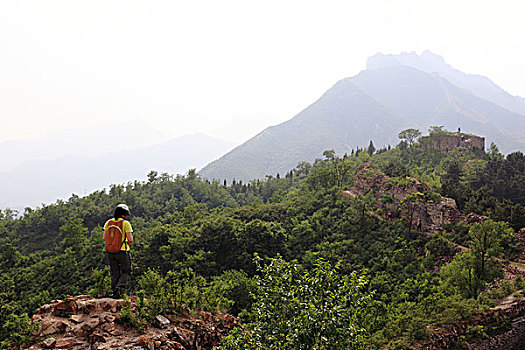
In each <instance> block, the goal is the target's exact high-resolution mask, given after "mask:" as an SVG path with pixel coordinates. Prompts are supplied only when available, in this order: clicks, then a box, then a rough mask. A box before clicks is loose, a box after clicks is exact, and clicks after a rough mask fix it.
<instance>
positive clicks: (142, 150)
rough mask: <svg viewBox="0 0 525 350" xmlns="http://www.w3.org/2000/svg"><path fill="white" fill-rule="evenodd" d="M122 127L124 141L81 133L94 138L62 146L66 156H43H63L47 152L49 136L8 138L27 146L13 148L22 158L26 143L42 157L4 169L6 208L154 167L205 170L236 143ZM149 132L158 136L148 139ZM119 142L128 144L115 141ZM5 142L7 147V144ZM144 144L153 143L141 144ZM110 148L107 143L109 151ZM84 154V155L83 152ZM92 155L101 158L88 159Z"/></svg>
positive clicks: (141, 174)
mask: <svg viewBox="0 0 525 350" xmlns="http://www.w3.org/2000/svg"><path fill="white" fill-rule="evenodd" d="M141 128H142V130H141ZM102 129H103V130H106V131H109V130H112V127H111V126H106V127H104V128H102ZM93 130H98V129H93ZM121 130H122V139H121V140H118V139H116V138H114V137H106V138H104V137H101V140H100V144H99V143H98V141H94V139H98V136H97V135H92V134H90V133H86V132H85V131H86V130H83V131H82V133H81V134H82V135H84V137H86V138H87V139H88V140H87V141H88V142H87V143H84V142H78V141H77V142H74V141H72V142H69V143H68V142H66V143H62V145H68V146H71V148H69V147H68V146H66V147H65V148H66V149H64V150H62V151H63V152H64V153H65V154H66V155H64V156H59V157H57V158H54V159H45V158H44V159H42V158H43V157H44V156H45V155H46V154H47V156H48V157H51V156H52V155H57V154H59V155H60V152H56V153H51V152H49V153H46V151H49V150H51V149H53V148H52V146H54V144H53V143H52V142H48V141H47V140H49V139H48V138H46V139H45V140H44V141H43V142H42V143H39V142H37V141H16V142H15V141H11V142H8V143H7V145H11V146H12V145H21V146H20V148H19V149H15V148H13V151H16V152H18V154H20V155H21V157H22V156H23V155H24V151H25V149H24V147H27V149H28V150H34V151H35V152H36V155H37V156H38V157H41V158H40V159H38V158H36V159H35V160H29V161H26V162H24V163H23V164H21V165H18V166H16V167H15V168H14V169H11V170H9V171H4V172H0V208H5V207H10V208H17V209H21V208H24V207H35V206H39V205H41V204H49V203H52V202H55V201H56V200H57V199H68V198H69V197H70V196H71V194H73V193H75V194H77V195H84V194H88V193H90V192H92V191H94V190H100V189H102V188H108V187H109V185H110V184H121V183H126V182H128V181H134V180H145V179H146V175H147V173H148V172H150V171H151V170H155V171H158V172H159V173H161V172H168V173H170V174H183V173H185V172H186V171H187V170H188V169H191V168H195V169H199V168H201V167H202V166H204V165H205V164H207V163H209V162H210V161H212V160H213V159H216V158H217V157H219V156H221V155H222V154H224V153H226V152H227V151H229V150H231V149H232V148H233V147H234V146H235V144H234V143H232V142H228V141H224V140H220V139H217V138H214V137H210V136H206V135H203V134H194V135H187V136H182V137H178V138H175V139H171V140H169V141H164V142H157V143H156V144H152V142H154V137H156V136H155V135H156V134H157V133H156V132H154V131H152V130H148V129H144V126H142V125H137V127H136V128H135V127H132V126H128V127H127V128H122V129H121ZM141 132H144V134H143V135H145V139H144V140H141V141H138V140H135V139H140V135H141ZM70 133H71V134H74V135H77V136H79V134H78V130H72V131H70ZM107 135H111V133H110V132H107V133H106V134H105V135H104V134H103V135H101V136H107ZM159 135H161V134H159ZM148 136H151V137H153V138H151V139H148ZM163 138H165V136H163V135H162V136H161V137H160V138H159V139H158V140H159V141H162V140H163ZM52 139H53V138H52ZM84 141H86V140H84ZM115 141H117V142H121V143H123V144H125V146H124V145H114V143H115ZM148 141H149V142H148ZM91 142H92V143H91ZM5 144H6V143H3V144H1V145H2V146H3V147H6V145H5ZM90 144H92V145H93V149H87V148H86V150H85V153H82V152H81V149H83V148H84V147H87V146H89V145H90ZM141 144H142V145H144V144H148V145H147V146H146V147H139V145H141ZM43 145H50V146H49V148H47V149H45V150H44V151H43V150H42V149H40V148H39V147H42V148H43V147H44V146H43ZM58 145H60V143H59V142H58V141H57V147H58ZM86 145H87V146H86ZM134 146H135V147H134ZM62 147H64V146H62ZM104 147H106V148H105V149H106V152H105V153H104V152H103V148H104ZM0 150H1V151H4V152H5V148H2V147H0ZM57 151H60V149H57ZM80 154H81V155H83V156H78V155H80ZM88 154H95V155H96V156H94V157H88V156H87V155H88ZM2 157H5V155H2Z"/></svg>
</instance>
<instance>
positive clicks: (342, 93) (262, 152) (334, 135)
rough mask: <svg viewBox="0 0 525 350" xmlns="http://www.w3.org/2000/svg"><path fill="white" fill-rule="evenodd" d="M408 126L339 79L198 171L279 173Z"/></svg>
mask: <svg viewBox="0 0 525 350" xmlns="http://www.w3.org/2000/svg"><path fill="white" fill-rule="evenodd" d="M384 125H389V128H385V127H384ZM410 125H412V123H411V122H410V120H408V119H407V118H405V117H403V116H401V115H398V114H396V113H394V112H392V111H391V110H390V109H388V108H386V107H385V106H383V105H381V104H380V103H379V102H378V101H376V100H375V99H374V98H372V97H370V96H368V95H366V94H365V93H363V92H362V91H361V90H360V89H358V88H357V87H356V86H355V85H354V84H353V83H352V82H350V81H348V80H342V81H340V82H338V83H337V84H336V85H334V86H333V87H332V88H331V89H329V90H328V91H327V92H326V93H325V94H324V95H323V96H322V97H321V98H320V99H319V100H318V101H316V102H315V103H313V104H312V105H310V106H309V107H308V108H306V109H305V110H303V111H302V112H300V113H299V114H298V115H297V116H295V117H294V118H292V119H291V120H289V121H287V122H284V123H282V124H279V125H277V126H273V127H269V128H267V129H265V130H264V131H263V132H261V133H260V134H258V135H256V136H255V137H253V138H252V139H250V140H248V141H247V142H245V143H244V144H242V145H241V146H238V147H237V148H235V149H234V150H232V151H231V152H230V153H228V154H226V155H225V156H223V157H222V158H220V159H218V160H216V161H214V162H212V163H211V164H209V165H207V166H206V167H204V168H203V169H202V170H201V171H200V174H201V175H202V176H204V177H205V178H209V179H213V178H215V179H227V180H228V181H231V180H232V179H237V180H243V181H249V180H252V179H255V178H264V176H265V175H267V174H272V175H275V174H276V173H280V174H281V175H283V174H284V173H286V172H287V171H289V170H290V169H293V168H294V167H295V166H297V164H298V163H299V162H300V161H313V160H315V159H316V158H319V157H322V154H323V151H325V150H327V149H334V150H335V151H336V152H337V153H345V152H346V153H350V152H351V150H352V148H355V147H357V146H363V145H368V143H369V142H370V140H371V139H372V140H380V141H378V142H379V143H376V146H380V147H382V146H384V145H387V144H394V143H396V142H397V141H396V138H397V136H396V135H397V134H393V133H392V132H390V130H391V128H393V129H395V130H401V129H403V128H406V127H408V126H410Z"/></svg>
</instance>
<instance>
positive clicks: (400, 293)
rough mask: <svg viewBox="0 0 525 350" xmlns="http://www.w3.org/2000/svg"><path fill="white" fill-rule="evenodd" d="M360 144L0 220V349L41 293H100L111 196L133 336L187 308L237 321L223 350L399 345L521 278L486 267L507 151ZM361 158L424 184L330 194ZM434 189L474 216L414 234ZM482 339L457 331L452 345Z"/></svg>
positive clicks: (522, 212) (516, 165)
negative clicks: (122, 236) (126, 229)
mask: <svg viewBox="0 0 525 350" xmlns="http://www.w3.org/2000/svg"><path fill="white" fill-rule="evenodd" d="M440 132H443V130H442V129H440V128H433V129H432V130H431V135H430V137H431V138H432V137H439V134H440ZM401 135H405V136H406V135H407V133H404V134H401ZM371 146H372V147H369V148H368V149H366V148H365V149H358V150H357V151H355V150H352V151H351V153H350V154H349V155H345V156H343V157H338V156H336V153H335V152H334V151H332V150H328V151H325V152H324V155H323V158H320V159H317V160H316V161H315V162H313V163H308V162H302V163H300V164H298V165H297V167H296V168H295V169H293V170H292V171H288V172H286V173H285V174H282V176H279V177H271V176H269V177H267V178H266V180H264V181H261V180H257V181H252V182H249V183H243V182H241V181H238V182H234V183H232V184H228V185H227V184H225V183H220V182H218V181H214V182H209V181H205V180H203V179H202V178H201V177H200V176H199V175H198V174H197V173H196V172H195V170H192V171H189V172H188V173H187V174H186V175H184V176H182V175H178V176H172V175H169V174H157V173H155V172H151V173H150V174H149V175H148V180H147V181H144V182H139V181H136V182H133V183H128V184H124V185H112V186H110V188H109V189H107V190H102V191H98V192H94V193H92V194H90V195H88V196H86V197H83V198H79V197H77V196H73V197H71V198H70V199H69V200H68V201H58V202H57V203H55V204H53V205H49V206H44V207H42V208H38V209H34V210H33V209H26V211H25V212H24V213H23V215H22V216H21V217H20V218H16V217H15V216H14V215H13V213H12V212H10V211H2V212H1V214H0V237H1V238H0V339H1V341H2V342H3V343H2V344H3V347H4V348H16V347H17V346H19V345H22V344H24V343H27V342H30V341H32V340H31V336H30V335H29V334H30V331H31V330H32V328H31V327H35V325H32V324H31V322H30V316H31V314H32V312H34V310H36V309H37V308H38V307H39V306H41V305H43V304H45V303H48V302H49V301H51V300H52V299H58V298H60V299H63V298H65V297H66V296H67V295H78V294H83V293H90V294H91V295H93V296H99V295H105V294H107V293H108V292H109V285H110V283H109V272H108V270H107V267H106V265H105V257H104V253H103V244H102V233H103V232H102V225H103V223H104V222H105V220H107V219H108V217H109V215H110V214H111V213H112V211H113V208H114V206H115V205H116V204H117V203H121V202H123V203H127V204H128V205H129V207H130V208H131V212H132V216H131V219H130V221H131V223H132V225H133V228H134V235H135V239H136V242H135V243H134V246H133V248H132V254H133V263H134V277H133V279H132V285H131V288H130V290H129V291H128V294H129V295H137V296H138V297H139V298H140V299H141V300H142V302H141V303H140V308H139V309H138V310H135V311H133V310H124V311H123V312H122V314H123V316H122V322H126V323H127V324H129V325H132V326H134V327H137V328H138V329H140V328H141V327H142V328H143V327H148V325H149V323H150V322H151V321H152V319H153V318H154V317H155V316H156V315H159V314H173V313H177V312H180V311H181V310H184V309H185V308H187V307H189V308H190V309H191V310H206V311H219V310H220V311H228V312H229V313H231V314H233V315H237V316H240V319H241V323H243V325H244V328H243V329H238V330H237V331H235V332H233V333H232V334H231V335H230V336H229V337H228V338H226V339H225V340H224V345H223V348H225V349H256V348H286V349H321V348H329V349H348V348H360V347H369V348H377V349H380V348H384V347H385V346H388V347H389V348H407V347H408V348H410V347H413V346H414V345H415V344H416V343H418V342H424V341H425V340H426V339H428V338H429V337H430V336H431V330H432V329H433V328H439V327H440V326H443V325H446V324H451V323H454V322H458V321H461V320H464V319H468V318H469V317H471V316H473V315H475V314H477V313H479V312H481V311H483V310H487V309H489V308H491V307H493V306H494V305H495V304H496V303H497V300H499V298H501V297H502V296H504V295H507V294H512V293H513V292H514V291H517V290H520V289H521V288H522V287H523V285H524V284H523V279H522V278H521V277H517V278H514V277H512V278H510V279H509V278H507V279H506V280H502V278H503V277H504V268H503V266H502V264H501V260H498V259H496V258H498V257H505V258H506V259H511V260H517V259H518V258H519V257H520V254H521V247H520V245H519V241H518V240H517V236H516V234H515V232H516V231H517V230H519V229H521V228H522V227H524V226H525V188H524V187H523V183H525V157H524V155H523V154H522V153H521V152H515V153H511V154H509V155H507V156H506V157H504V156H503V155H501V154H500V153H499V152H498V150H497V147H496V146H495V145H492V146H491V147H490V148H489V152H484V151H482V150H467V149H465V148H462V147H458V148H455V149H453V150H451V151H449V152H443V151H441V150H435V149H431V148H428V147H424V145H422V144H421V143H420V142H418V141H417V140H416V139H415V138H414V139H406V138H405V139H404V140H402V142H401V143H400V144H399V145H398V146H397V147H395V148H393V149H390V150H387V149H379V150H374V149H373V145H371ZM365 164H366V168H367V169H370V176H372V175H373V174H383V175H384V176H386V178H385V179H386V180H385V181H387V182H388V183H389V185H388V186H391V187H390V188H396V189H397V188H408V187H409V186H411V185H410V183H411V181H413V180H411V179H414V178H415V179H418V181H419V182H421V183H422V185H421V187H420V188H421V189H424V191H423V192H414V193H411V194H407V195H406V196H405V198H404V199H403V200H402V201H400V202H396V200H395V198H388V196H385V195H383V196H382V197H381V198H377V196H376V195H375V193H374V190H373V189H372V188H370V190H368V191H363V192H362V193H355V192H353V194H352V196H350V197H348V196H343V195H342V192H341V191H347V190H349V189H351V188H352V186H354V180H355V178H356V174H358V173H359V172H360V170H362V169H363V165H365ZM359 174H364V175H363V176H369V175H367V174H368V173H367V172H363V171H361V173H359ZM414 181H415V180H414ZM354 187H355V186H354ZM376 192H378V190H377V189H376ZM442 196H444V197H450V198H453V199H454V200H455V201H456V203H457V207H458V209H459V211H460V212H461V213H462V214H463V215H466V214H468V213H470V212H473V213H476V214H478V215H485V216H487V217H489V218H490V219H488V220H485V221H481V220H480V222H479V223H476V224H474V225H469V224H468V223H467V222H466V221H463V220H462V221H458V222H457V223H449V224H446V225H444V227H443V228H442V230H440V232H436V233H434V232H418V231H416V230H415V226H414V225H413V219H414V218H415V216H414V215H413V214H414V213H417V212H418V210H421V208H424V207H425V206H426V205H429V204H432V203H436V201H437V202H439V201H441V200H442V199H441V198H444V197H442ZM396 198H397V197H396ZM418 208H419V209H418ZM388 212H390V214H388ZM432 233H434V234H432ZM459 246H461V247H467V248H468V249H466V250H460V249H459V248H458V247H459ZM466 277H468V278H466ZM507 277H508V276H507ZM482 328H483V327H482ZM492 331H495V330H491V329H472V330H470V331H469V332H467V333H466V334H464V335H463V338H461V339H458V342H468V341H473V340H475V339H477V338H480V337H483V336H486V335H487V334H490V332H492ZM8 344H10V345H8Z"/></svg>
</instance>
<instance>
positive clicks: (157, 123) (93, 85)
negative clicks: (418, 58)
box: [0, 0, 525, 142]
mask: <svg viewBox="0 0 525 350" xmlns="http://www.w3.org/2000/svg"><path fill="white" fill-rule="evenodd" d="M524 10H525V5H522V1H505V0H500V1H483V0H477V1H464V0H461V1H458V0H455V1H443V0H441V1H424V0H414V1H400V0H396V1H393V0H392V1H377V0H367V1H352V0H346V1H330V0H323V1H305V0H301V1H287V0H279V1H272V0H265V1H249V0H241V1H228V0H221V1H217V0H212V1H199V0H195V1H174V0H172V1H151V0H148V1H130V0H125V1H108V0H104V1H93V0H90V1H72V0H65V1H42V0H35V1H15V0H13V1H2V2H0V33H1V34H0V121H1V128H0V141H3V140H7V139H25V138H32V137H37V136H39V135H42V134H44V133H46V132H49V131H52V130H57V129H70V128H74V127H79V126H88V125H93V124H97V123H104V122H107V121H108V120H113V121H114V120H117V121H122V122H126V123H133V121H134V120H144V121H146V122H147V123H148V125H150V126H151V127H154V128H157V129H159V130H162V131H164V132H165V133H167V134H169V135H170V136H179V135H183V134H188V133H194V132H204V133H206V134H209V135H213V136H217V137H221V138H224V139H228V140H232V141H238V142H240V141H245V140H247V139H248V138H250V137H252V136H253V135H255V134H256V133H258V132H259V131H261V130H262V129H264V128H266V127H268V126H270V125H275V124H278V123H280V122H283V121H285V120H288V119H290V118H292V117H293V116H294V115H295V114H297V113H298V112H300V111H301V110H302V109H304V108H305V107H307V106H308V105H309V104H311V103H313V102H314V101H315V100H316V99H317V98H318V97H320V96H321V94H322V93H323V92H325V91H326V90H327V89H328V88H330V87H331V86H332V85H333V84H335V83H336V82H337V81H338V80H340V79H342V78H346V77H349V76H353V75H355V74H357V73H359V71H361V70H363V69H364V68H365V64H366V59H367V58H368V57H369V56H372V55H374V54H375V53H377V52H382V53H385V54H399V53H401V52H403V51H406V52H408V51H416V52H417V53H421V52H422V51H423V50H426V49H428V50H430V51H432V52H433V53H435V54H439V55H441V56H443V57H444V58H445V60H446V61H447V62H448V63H449V64H451V65H452V66H453V67H455V68H457V69H459V70H462V71H464V72H466V73H471V74H474V73H475V74H481V75H484V76H487V77H489V78H490V79H492V80H493V81H494V82H495V83H496V84H498V85H500V86H501V87H502V88H504V89H505V90H507V91H508V92H509V93H511V94H513V95H520V96H523V97H525V84H524V81H525V41H524V40H523V33H525V20H523V14H524V13H525V11H524ZM131 142H132V141H131Z"/></svg>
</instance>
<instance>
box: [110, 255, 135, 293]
mask: <svg viewBox="0 0 525 350" xmlns="http://www.w3.org/2000/svg"><path fill="white" fill-rule="evenodd" d="M106 256H107V257H108V263H109V269H110V271H111V289H112V290H113V292H116V291H117V289H120V290H123V289H125V288H126V287H127V286H128V281H129V279H130V278H131V272H132V268H131V255H130V254H129V252H125V251H120V252H118V253H108V252H106Z"/></svg>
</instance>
